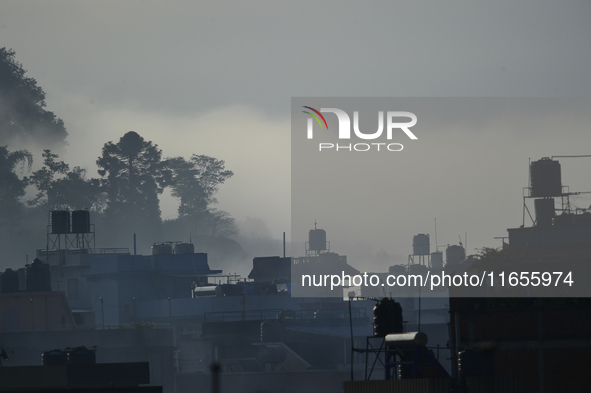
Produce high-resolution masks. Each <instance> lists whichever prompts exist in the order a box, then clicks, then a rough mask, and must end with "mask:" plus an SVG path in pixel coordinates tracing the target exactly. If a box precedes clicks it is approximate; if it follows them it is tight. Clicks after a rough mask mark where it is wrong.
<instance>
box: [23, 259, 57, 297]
mask: <svg viewBox="0 0 591 393" xmlns="http://www.w3.org/2000/svg"><path fill="white" fill-rule="evenodd" d="M25 279H26V282H27V291H28V292H45V291H51V276H50V273H49V264H47V263H43V262H42V261H41V260H39V259H37V258H35V260H34V261H33V263H31V264H30V265H28V266H27V267H26V268H25Z"/></svg>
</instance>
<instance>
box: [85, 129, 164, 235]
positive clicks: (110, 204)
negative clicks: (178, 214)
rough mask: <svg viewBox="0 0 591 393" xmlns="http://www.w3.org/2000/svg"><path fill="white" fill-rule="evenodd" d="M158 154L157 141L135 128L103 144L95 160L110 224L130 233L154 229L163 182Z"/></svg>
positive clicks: (145, 232) (160, 154)
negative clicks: (136, 130) (117, 139)
mask: <svg viewBox="0 0 591 393" xmlns="http://www.w3.org/2000/svg"><path fill="white" fill-rule="evenodd" d="M161 157H162V152H161V150H160V149H158V146H157V145H154V144H152V142H150V141H146V140H145V139H144V138H142V137H141V136H140V135H139V134H138V133H136V132H134V131H129V132H128V133H126V134H125V135H123V136H122V137H121V139H119V142H118V143H116V144H115V143H113V142H108V143H106V144H105V145H104V147H103V151H102V156H101V157H99V159H98V160H97V161H96V163H97V165H98V167H99V168H100V169H99V171H98V173H99V175H101V176H102V179H101V186H102V188H103V190H104V192H105V193H106V200H107V207H106V209H105V215H106V217H105V218H106V220H107V222H108V223H109V225H111V226H114V227H118V228H120V229H122V230H123V231H129V232H130V233H133V232H134V231H138V232H141V233H144V234H147V235H153V234H155V233H157V231H158V230H159V227H160V225H161V221H160V207H159V200H158V195H159V194H161V193H162V190H163V188H162V186H161V184H163V183H164V181H163V174H162V167H163V165H162V161H161Z"/></svg>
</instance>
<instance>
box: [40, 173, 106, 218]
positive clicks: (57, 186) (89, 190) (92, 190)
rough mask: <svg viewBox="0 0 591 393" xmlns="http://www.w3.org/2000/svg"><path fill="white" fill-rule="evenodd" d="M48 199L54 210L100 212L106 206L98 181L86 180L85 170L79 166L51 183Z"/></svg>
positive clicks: (104, 196)
mask: <svg viewBox="0 0 591 393" xmlns="http://www.w3.org/2000/svg"><path fill="white" fill-rule="evenodd" d="M49 199H50V200H51V201H52V202H53V206H54V207H55V208H56V209H69V210H81V209H89V210H94V211H97V212H101V211H102V210H103V209H104V208H105V205H106V195H105V193H103V192H102V191H101V188H100V181H99V180H98V179H87V178H86V169H83V168H81V167H79V166H75V167H74V168H72V170H71V171H69V172H68V173H66V175H65V176H64V177H62V178H61V179H57V180H55V181H54V182H53V184H52V187H51V190H50V192H49Z"/></svg>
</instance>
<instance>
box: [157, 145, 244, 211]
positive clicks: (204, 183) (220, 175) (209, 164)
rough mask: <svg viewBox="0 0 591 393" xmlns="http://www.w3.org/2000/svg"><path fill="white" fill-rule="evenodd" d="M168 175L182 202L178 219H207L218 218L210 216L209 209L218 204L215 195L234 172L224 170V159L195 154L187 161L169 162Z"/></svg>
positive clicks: (173, 159) (169, 182) (173, 194)
mask: <svg viewBox="0 0 591 393" xmlns="http://www.w3.org/2000/svg"><path fill="white" fill-rule="evenodd" d="M166 175H167V179H166V180H167V184H168V185H170V187H171V188H172V196H174V197H176V198H178V199H179V200H180V204H179V209H178V213H179V217H191V218H198V219H204V218H212V217H213V218H215V217H219V213H215V212H212V213H211V214H209V215H208V214H207V213H208V206H209V205H211V204H215V203H217V200H216V199H215V198H214V195H215V193H216V192H217V191H218V188H219V185H220V184H222V183H224V182H225V181H226V180H227V179H228V178H230V177H232V176H233V175H234V173H233V172H232V171H229V170H226V169H225V164H224V161H222V160H218V159H216V158H213V157H209V156H205V155H196V154H193V156H191V158H190V159H189V160H188V161H187V160H185V159H184V158H183V157H175V158H170V159H168V160H167V161H166ZM212 215H213V216H212ZM208 216H209V217H208Z"/></svg>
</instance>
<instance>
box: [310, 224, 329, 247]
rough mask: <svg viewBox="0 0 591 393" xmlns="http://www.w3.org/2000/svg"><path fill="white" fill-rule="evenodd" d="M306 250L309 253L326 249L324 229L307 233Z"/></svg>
mask: <svg viewBox="0 0 591 393" xmlns="http://www.w3.org/2000/svg"><path fill="white" fill-rule="evenodd" d="M308 249H310V250H311V251H324V250H327V249H328V248H327V247H326V231H325V230H324V229H311V230H310V232H309V233H308Z"/></svg>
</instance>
